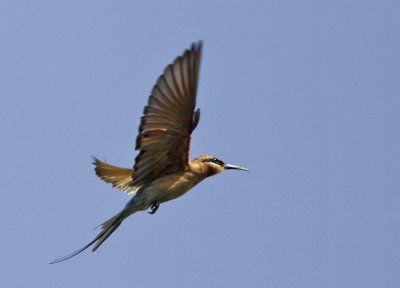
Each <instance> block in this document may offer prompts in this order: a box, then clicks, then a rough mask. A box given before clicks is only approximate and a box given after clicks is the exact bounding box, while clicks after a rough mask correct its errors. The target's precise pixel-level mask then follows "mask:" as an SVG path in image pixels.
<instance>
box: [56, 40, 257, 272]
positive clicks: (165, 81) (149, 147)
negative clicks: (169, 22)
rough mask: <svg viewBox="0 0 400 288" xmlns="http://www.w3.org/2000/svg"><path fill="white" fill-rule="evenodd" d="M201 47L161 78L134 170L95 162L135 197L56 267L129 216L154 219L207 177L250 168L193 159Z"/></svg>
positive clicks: (109, 180)
mask: <svg viewBox="0 0 400 288" xmlns="http://www.w3.org/2000/svg"><path fill="white" fill-rule="evenodd" d="M201 51H202V42H201V41H199V42H197V43H193V44H192V45H191V47H190V49H187V50H185V51H184V53H183V55H181V56H179V57H177V58H176V59H175V60H174V61H173V63H172V64H170V65H168V66H167V67H166V68H165V70H164V73H163V74H162V75H161V76H160V77H159V78H158V79H157V82H156V84H155V85H154V87H153V89H152V91H151V95H150V97H149V99H148V103H147V106H146V107H145V108H144V112H143V116H142V118H141V121H140V125H139V133H138V136H137V138H136V150H139V154H138V155H137V156H136V158H135V164H134V167H133V169H128V168H121V167H117V166H114V165H110V164H108V163H105V162H102V161H100V160H98V159H96V158H94V161H93V164H94V165H95V172H96V174H97V176H99V177H100V178H101V179H102V180H104V181H105V182H107V183H110V184H112V186H113V187H115V188H117V189H119V190H121V191H124V192H126V193H127V194H129V195H131V196H133V197H132V198H131V199H130V201H129V202H128V203H127V204H126V205H125V207H124V208H123V209H122V211H121V212H119V213H118V214H117V215H115V216H114V217H112V218H111V219H109V220H107V221H106V222H104V223H103V224H101V225H100V226H101V229H102V230H101V232H100V233H99V234H98V235H97V236H96V238H94V239H93V240H92V241H91V242H90V243H88V244H87V245H85V246H84V247H82V248H81V249H79V250H78V251H76V252H73V253H71V254H69V255H67V256H64V257H61V258H58V259H56V260H54V261H52V262H51V264H54V263H58V262H62V261H64V260H67V259H69V258H71V257H74V256H76V255H77V254H79V253H81V252H82V251H84V250H86V249H87V248H89V247H90V246H92V245H93V244H94V246H93V249H92V251H93V252H94V251H96V249H97V248H99V247H100V245H101V244H102V243H103V242H104V241H105V240H106V239H107V238H108V237H109V236H110V235H111V234H112V233H113V232H114V231H115V230H116V229H117V228H118V227H119V225H121V223H122V221H124V220H125V219H126V218H127V217H129V216H130V215H132V214H134V213H136V212H138V211H144V210H148V209H149V213H150V214H154V213H155V212H156V211H157V209H158V207H159V206H160V204H162V203H164V202H167V201H170V200H173V199H176V198H178V197H180V196H182V195H183V194H185V193H186V192H188V191H189V190H190V189H191V188H193V186H195V185H197V184H198V183H199V182H201V181H202V180H204V179H205V178H207V177H210V176H212V175H216V174H218V173H220V172H222V171H224V170H228V169H237V170H244V171H249V170H248V169H246V168H244V167H240V166H236V165H231V164H227V163H225V162H223V161H222V160H220V159H218V158H217V157H215V156H210V155H202V156H200V157H197V158H195V159H193V160H189V149H190V135H191V133H192V132H193V130H194V129H195V128H196V126H197V124H198V122H199V119H200V110H199V109H197V110H195V106H196V94H197V85H198V79H199V71H200V60H201Z"/></svg>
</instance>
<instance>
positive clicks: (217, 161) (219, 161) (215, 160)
mask: <svg viewBox="0 0 400 288" xmlns="http://www.w3.org/2000/svg"><path fill="white" fill-rule="evenodd" d="M211 162H213V163H215V164H218V165H221V166H222V165H224V162H222V161H221V160H219V159H217V158H214V159H212V160H211Z"/></svg>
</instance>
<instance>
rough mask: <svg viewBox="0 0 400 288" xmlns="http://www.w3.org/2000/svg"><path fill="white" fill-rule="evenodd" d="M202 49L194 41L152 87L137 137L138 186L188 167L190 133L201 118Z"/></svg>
mask: <svg viewBox="0 0 400 288" xmlns="http://www.w3.org/2000/svg"><path fill="white" fill-rule="evenodd" d="M201 49H202V43H201V42H198V43H194V44H192V46H191V48H190V49H188V50H186V51H185V52H184V53H183V55H182V56H179V57H177V58H176V59H175V60H174V62H173V63H172V64H170V65H168V66H167V67H166V68H165V70H164V73H163V74H162V75H161V76H160V77H159V78H158V80H157V82H156V85H155V86H154V87H153V89H152V91H151V95H150V97H149V100H148V103H147V106H146V107H145V109H144V112H143V114H144V115H143V116H142V118H141V123H140V126H139V134H138V136H137V138H136V149H137V150H140V152H139V154H138V155H137V157H136V158H135V165H134V169H133V175H132V176H133V177H132V178H133V183H132V185H133V186H135V187H141V186H143V185H146V184H149V183H151V182H152V181H154V180H155V179H157V178H158V177H161V176H164V175H168V174H171V173H176V172H179V171H184V170H185V169H187V167H188V161H189V147H190V135H191V133H192V131H193V130H194V128H196V126H197V123H198V121H199V118H200V113H199V110H197V111H194V109H195V105H196V93H197V85H198V78H199V69H200V60H201Z"/></svg>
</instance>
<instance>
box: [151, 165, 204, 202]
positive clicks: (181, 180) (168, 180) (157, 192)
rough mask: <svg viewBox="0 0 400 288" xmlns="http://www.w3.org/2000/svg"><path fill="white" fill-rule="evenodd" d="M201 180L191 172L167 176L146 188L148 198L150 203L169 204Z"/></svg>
mask: <svg viewBox="0 0 400 288" xmlns="http://www.w3.org/2000/svg"><path fill="white" fill-rule="evenodd" d="M201 180H202V179H201V178H200V177H198V176H197V175H195V174H193V173H190V172H185V173H180V174H171V175H167V176H164V177H162V178H160V179H157V180H156V181H154V182H153V183H152V184H151V185H149V186H148V188H146V191H145V194H146V198H147V199H148V200H149V202H150V203H154V202H160V203H163V202H167V201H170V200H173V199H176V198H178V197H180V196H182V195H183V194H185V193H186V192H187V191H189V190H190V189H191V188H193V186H195V185H196V184H198V183H199V182H200V181H201Z"/></svg>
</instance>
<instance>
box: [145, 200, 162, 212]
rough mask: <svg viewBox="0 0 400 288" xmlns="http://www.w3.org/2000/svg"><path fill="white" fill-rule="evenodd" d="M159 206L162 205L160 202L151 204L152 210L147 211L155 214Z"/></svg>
mask: <svg viewBox="0 0 400 288" xmlns="http://www.w3.org/2000/svg"><path fill="white" fill-rule="evenodd" d="M158 207H160V203H158V202H156V203H154V204H152V205H151V206H150V211H147V213H149V214H154V213H156V211H157V209H158Z"/></svg>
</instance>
